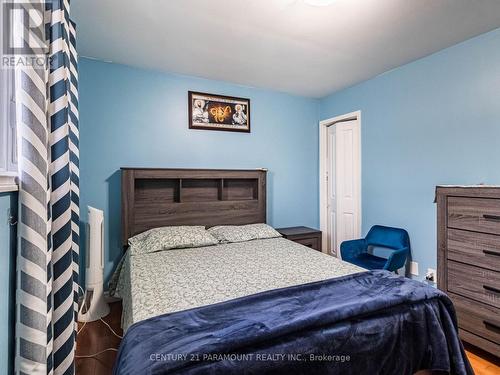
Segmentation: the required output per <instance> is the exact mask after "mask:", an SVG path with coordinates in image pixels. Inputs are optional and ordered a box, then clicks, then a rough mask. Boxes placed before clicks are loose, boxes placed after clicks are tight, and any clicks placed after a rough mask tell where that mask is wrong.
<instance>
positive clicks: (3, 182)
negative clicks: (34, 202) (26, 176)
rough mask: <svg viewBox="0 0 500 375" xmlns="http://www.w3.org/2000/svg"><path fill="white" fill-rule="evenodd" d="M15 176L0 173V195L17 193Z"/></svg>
mask: <svg viewBox="0 0 500 375" xmlns="http://www.w3.org/2000/svg"><path fill="white" fill-rule="evenodd" d="M18 190H19V187H18V185H17V180H16V174H14V173H12V174H11V173H2V174H0V193H7V192H11V191H18Z"/></svg>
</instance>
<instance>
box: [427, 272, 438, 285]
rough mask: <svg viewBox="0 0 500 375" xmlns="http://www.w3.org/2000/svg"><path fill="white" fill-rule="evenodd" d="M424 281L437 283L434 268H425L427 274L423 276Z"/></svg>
mask: <svg viewBox="0 0 500 375" xmlns="http://www.w3.org/2000/svg"><path fill="white" fill-rule="evenodd" d="M425 279H426V280H427V281H432V282H434V283H435V282H436V281H437V274H436V270H435V269H434V268H427V272H426V274H425Z"/></svg>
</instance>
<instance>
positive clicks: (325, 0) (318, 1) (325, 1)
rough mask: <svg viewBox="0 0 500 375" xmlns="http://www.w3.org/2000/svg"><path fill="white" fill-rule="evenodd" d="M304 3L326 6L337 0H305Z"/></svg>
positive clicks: (313, 5)
mask: <svg viewBox="0 0 500 375" xmlns="http://www.w3.org/2000/svg"><path fill="white" fill-rule="evenodd" d="M303 1H304V4H307V5H310V6H312V7H326V6H328V5H332V4H333V3H334V2H335V1H336V0H303Z"/></svg>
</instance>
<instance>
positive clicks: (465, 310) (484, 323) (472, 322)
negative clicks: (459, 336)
mask: <svg viewBox="0 0 500 375" xmlns="http://www.w3.org/2000/svg"><path fill="white" fill-rule="evenodd" d="M450 298H451V300H452V301H453V304H454V305H455V309H456V311H457V318H458V326H459V327H460V328H461V329H463V330H466V331H469V332H472V333H474V334H476V335H478V336H481V337H483V338H485V339H487V340H489V341H492V342H494V343H496V344H500V310H499V309H496V308H494V307H491V306H488V305H483V304H482V303H477V302H476V301H471V300H469V299H467V298H464V297H461V296H458V295H455V294H450Z"/></svg>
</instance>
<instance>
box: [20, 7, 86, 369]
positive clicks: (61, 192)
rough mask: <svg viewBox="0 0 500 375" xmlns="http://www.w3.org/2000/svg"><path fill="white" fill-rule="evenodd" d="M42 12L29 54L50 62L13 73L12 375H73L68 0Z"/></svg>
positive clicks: (74, 229) (74, 165)
mask: <svg viewBox="0 0 500 375" xmlns="http://www.w3.org/2000/svg"><path fill="white" fill-rule="evenodd" d="M42 6H43V7H45V8H44V9H43V14H44V15H45V17H44V20H45V23H46V25H45V34H46V35H45V41H44V42H45V46H46V47H47V48H45V50H44V52H43V53H40V51H39V50H38V49H37V50H36V51H35V49H34V50H33V54H34V55H36V56H38V57H40V58H44V59H46V58H47V57H48V58H49V59H46V63H45V64H35V65H33V66H26V65H24V66H18V67H16V70H15V76H16V82H15V85H16V122H17V131H18V163H19V206H20V209H19V228H18V233H19V238H18V254H17V290H16V361H15V371H16V374H30V375H33V374H73V373H74V351H75V338H76V319H75V317H76V310H77V296H78V284H77V282H78V256H79V255H78V254H79V248H78V243H79V229H78V225H79V189H78V184H79V169H78V168H79V167H78V164H79V161H78V159H79V151H78V147H79V146H78V138H79V132H78V81H77V80H78V75H77V54H76V49H75V25H74V23H72V22H71V20H70V19H69V1H68V0H48V1H46V2H45V3H43V5H42ZM23 35H25V34H24V33H23ZM30 43H31V44H30V46H32V43H33V41H32V40H31V41H30ZM39 61H41V60H39Z"/></svg>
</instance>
